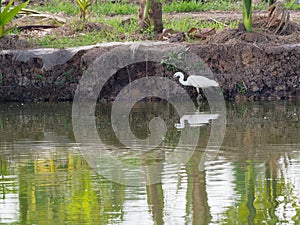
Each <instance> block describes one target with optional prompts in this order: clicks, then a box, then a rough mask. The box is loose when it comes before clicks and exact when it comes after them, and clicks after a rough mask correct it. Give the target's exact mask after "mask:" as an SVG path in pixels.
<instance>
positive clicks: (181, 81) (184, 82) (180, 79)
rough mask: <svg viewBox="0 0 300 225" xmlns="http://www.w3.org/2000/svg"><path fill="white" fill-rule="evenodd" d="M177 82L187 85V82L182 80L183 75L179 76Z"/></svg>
mask: <svg viewBox="0 0 300 225" xmlns="http://www.w3.org/2000/svg"><path fill="white" fill-rule="evenodd" d="M179 82H180V83H181V84H183V85H188V82H187V81H185V80H184V76H183V74H180V75H179Z"/></svg>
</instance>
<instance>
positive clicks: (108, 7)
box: [30, 0, 300, 16]
mask: <svg viewBox="0 0 300 225" xmlns="http://www.w3.org/2000/svg"><path fill="white" fill-rule="evenodd" d="M293 2H294V0H290V1H288V2H286V3H285V7H286V8H288V9H294V10H297V9H300V4H293ZM138 7H139V6H138V4H132V3H126V1H123V2H122V3H114V4H113V3H111V2H110V1H108V2H104V3H97V4H96V3H94V4H92V6H91V7H90V8H89V10H90V14H91V15H92V16H101V15H137V12H138ZM252 7H253V10H266V9H268V4H267V3H265V2H261V3H258V4H252ZM30 8H32V9H35V10H38V11H42V12H51V13H61V12H64V13H66V14H67V15H68V16H75V15H78V14H79V7H78V5H77V4H76V1H70V0H63V1H59V0H50V1H47V2H45V3H44V5H43V6H40V5H33V6H30ZM208 10H221V11H230V10H242V3H241V1H234V0H210V1H208V2H206V3H204V4H201V2H200V1H199V2H196V1H194V0H193V1H180V2H178V1H173V2H171V3H169V4H167V3H163V13H172V12H201V11H208Z"/></svg>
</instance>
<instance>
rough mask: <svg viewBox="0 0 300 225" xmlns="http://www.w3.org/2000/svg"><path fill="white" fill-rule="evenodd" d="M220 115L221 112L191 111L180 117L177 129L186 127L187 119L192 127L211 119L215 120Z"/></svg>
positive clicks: (202, 124) (176, 125)
mask: <svg viewBox="0 0 300 225" xmlns="http://www.w3.org/2000/svg"><path fill="white" fill-rule="evenodd" d="M218 117H219V114H205V113H199V112H196V113H191V114H186V115H183V116H182V117H181V118H180V123H175V127H176V128H177V129H183V128H184V127H185V121H187V123H188V124H189V126H191V127H200V126H204V125H206V124H208V123H209V121H210V120H215V119H217V118H218Z"/></svg>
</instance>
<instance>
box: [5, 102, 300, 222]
mask: <svg viewBox="0 0 300 225" xmlns="http://www.w3.org/2000/svg"><path fill="white" fill-rule="evenodd" d="M227 114H228V125H227V130H226V135H225V139H224V143H223V145H222V147H221V152H220V153H219V155H218V157H217V159H216V160H215V161H214V162H209V163H207V165H206V170H205V171H199V170H198V165H199V163H200V160H201V157H202V154H203V149H204V148H205V145H206V143H207V140H208V135H209V130H210V129H209V126H207V127H203V128H201V132H200V140H199V147H198V148H197V150H196V151H195V152H194V154H193V156H192V158H191V159H190V160H189V162H188V163H187V164H186V165H183V166H182V170H181V171H180V172H178V171H175V170H174V171H172V169H168V168H167V167H168V166H169V165H162V167H161V168H160V170H159V171H155V172H156V173H159V174H155V175H154V174H152V172H153V171H148V172H147V177H146V178H145V179H151V178H152V177H153V176H156V177H157V176H158V175H159V177H160V179H161V182H160V183H157V184H153V185H149V186H147V187H141V188H137V187H135V188H133V187H125V186H123V185H120V184H116V183H113V182H110V181H108V180H106V179H105V178H103V177H101V176H100V175H99V174H97V173H96V172H94V171H93V169H92V168H90V167H89V165H88V164H87V163H86V161H85V160H84V158H83V157H82V156H81V155H80V153H79V152H78V151H77V147H76V143H74V142H75V140H74V136H73V132H72V124H71V105H70V104H38V105H25V106H20V105H1V108H0V134H1V135H0V150H1V152H0V162H1V166H0V168H1V184H0V197H1V199H0V223H2V224H122V223H125V224H129V223H130V221H133V220H132V218H134V217H138V215H139V214H141V215H142V218H143V224H153V223H154V224H172V221H179V224H197V225H198V224H283V223H286V224H298V223H299V221H300V214H299V213H300V212H299V211H300V210H299V205H300V204H299V199H300V196H299V193H300V191H299V190H300V189H299V186H297V184H300V182H298V183H297V182H296V181H297V176H298V177H299V175H300V157H299V155H298V150H300V149H299V146H300V144H299V143H300V135H299V133H300V132H299V131H300V126H299V125H300V120H299V117H300V105H299V104H297V103H292V102H288V103H265V104H250V103H248V104H228V112H227ZM96 115H97V117H96V120H97V126H98V127H99V129H101V130H102V131H105V132H101V134H100V136H101V138H102V139H103V140H104V142H105V143H107V144H109V145H114V146H117V147H122V144H121V143H120V142H119V141H118V140H117V138H116V136H115V135H114V134H113V130H112V128H111V126H110V106H109V105H105V106H104V105H102V106H101V107H99V108H97V111H96ZM154 116H160V117H162V118H164V119H165V120H166V124H167V127H168V132H167V137H166V138H165V140H164V142H165V143H164V147H166V148H162V150H160V151H157V152H152V153H151V154H150V155H146V156H145V155H143V157H141V158H139V159H138V160H139V161H138V162H135V161H134V162H131V163H137V164H140V165H141V166H142V165H146V164H147V162H151V163H153V162H155V161H156V160H157V161H160V160H164V158H165V154H166V153H167V151H172V149H173V148H174V146H176V144H177V142H178V139H179V136H180V131H178V130H176V129H175V128H174V124H175V123H178V120H179V117H178V115H177V114H176V112H174V109H173V108H172V107H171V106H170V105H168V104H166V103H155V104H140V105H137V106H136V108H135V109H134V110H133V112H132V117H131V120H132V122H133V126H132V129H133V132H135V133H136V134H139V135H140V136H141V137H146V136H147V121H149V120H150V119H151V118H152V117H154ZM126 160H130V159H126ZM170 173H171V174H172V173H174V176H173V178H172V179H167V178H166V177H167V175H168V174H170ZM174 177H175V178H174ZM219 177H221V178H219ZM212 179H215V180H214V182H215V183H211V180H212ZM218 185H219V186H220V188H219V189H218V188H217V189H216V187H214V186H218ZM222 188H223V189H222ZM172 191H174V193H176V195H175V197H176V196H181V197H176V198H175V199H177V202H174V203H172V204H170V202H172V201H173V200H174V198H172V197H170V195H169V194H168V193H170V192H172ZM180 194H182V195H180ZM182 196H184V197H182ZM215 202H220V203H218V204H215ZM170 205H171V206H172V205H173V206H172V207H173V208H172V207H171V206H170ZM172 212H173V213H172ZM168 215H170V216H168Z"/></svg>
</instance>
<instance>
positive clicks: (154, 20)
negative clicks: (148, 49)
mask: <svg viewBox="0 0 300 225" xmlns="http://www.w3.org/2000/svg"><path fill="white" fill-rule="evenodd" d="M138 18H139V26H140V27H141V28H142V29H145V28H148V27H149V26H152V25H154V31H155V32H157V33H160V32H162V30H163V24H162V5H161V2H160V1H159V0H140V8H139V13H138Z"/></svg>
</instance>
